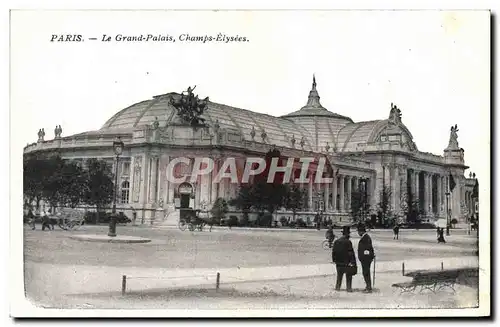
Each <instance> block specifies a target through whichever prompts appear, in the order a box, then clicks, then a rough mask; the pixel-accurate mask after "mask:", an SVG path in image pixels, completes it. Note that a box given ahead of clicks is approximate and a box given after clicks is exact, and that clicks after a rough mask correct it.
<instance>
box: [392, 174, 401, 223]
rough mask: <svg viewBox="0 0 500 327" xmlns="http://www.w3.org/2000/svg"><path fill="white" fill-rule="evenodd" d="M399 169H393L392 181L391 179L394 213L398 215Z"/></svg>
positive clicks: (399, 193) (399, 200)
mask: <svg viewBox="0 0 500 327" xmlns="http://www.w3.org/2000/svg"><path fill="white" fill-rule="evenodd" d="M400 170H401V168H400V167H394V175H393V176H394V179H393V183H392V184H393V185H394V186H393V188H392V195H393V199H394V200H393V201H394V207H393V210H394V213H395V214H396V213H399V211H400V209H401V172H400Z"/></svg>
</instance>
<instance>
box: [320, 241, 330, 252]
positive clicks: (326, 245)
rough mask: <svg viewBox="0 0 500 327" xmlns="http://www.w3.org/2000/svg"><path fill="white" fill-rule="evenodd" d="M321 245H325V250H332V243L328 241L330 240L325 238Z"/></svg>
mask: <svg viewBox="0 0 500 327" xmlns="http://www.w3.org/2000/svg"><path fill="white" fill-rule="evenodd" d="M321 246H322V247H323V249H325V250H330V249H331V248H330V244H329V243H328V240H324V241H323V242H322V243H321Z"/></svg>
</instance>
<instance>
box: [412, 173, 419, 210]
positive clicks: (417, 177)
mask: <svg viewBox="0 0 500 327" xmlns="http://www.w3.org/2000/svg"><path fill="white" fill-rule="evenodd" d="M413 176H414V183H415V193H414V197H413V198H414V199H415V200H416V201H419V199H420V172H419V171H418V170H415V171H414V173H413ZM419 203H420V202H419Z"/></svg>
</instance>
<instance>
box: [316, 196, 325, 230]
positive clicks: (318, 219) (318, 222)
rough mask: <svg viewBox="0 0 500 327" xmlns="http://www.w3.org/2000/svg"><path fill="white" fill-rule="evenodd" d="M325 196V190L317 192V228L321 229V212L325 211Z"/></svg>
mask: <svg viewBox="0 0 500 327" xmlns="http://www.w3.org/2000/svg"><path fill="white" fill-rule="evenodd" d="M322 198H323V192H321V191H318V192H317V193H316V203H317V210H316V229H317V230H320V229H321V216H322V215H321V213H322V211H323V205H322V202H323V201H322V200H321V199H322Z"/></svg>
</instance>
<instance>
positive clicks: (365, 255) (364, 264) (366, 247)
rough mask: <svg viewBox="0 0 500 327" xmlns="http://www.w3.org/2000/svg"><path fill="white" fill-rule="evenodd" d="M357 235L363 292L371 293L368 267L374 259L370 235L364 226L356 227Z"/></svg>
mask: <svg viewBox="0 0 500 327" xmlns="http://www.w3.org/2000/svg"><path fill="white" fill-rule="evenodd" d="M358 235H359V236H360V237H361V238H360V239H359V243H358V259H359V261H360V262H361V269H362V271H363V278H364V280H365V284H366V288H365V289H364V291H363V292H365V293H371V292H372V280H371V277H370V276H371V275H370V267H371V264H372V261H373V259H374V258H375V251H374V250H373V244H372V239H371V237H370V235H368V234H367V233H366V227H365V226H364V225H361V226H359V227H358Z"/></svg>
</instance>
